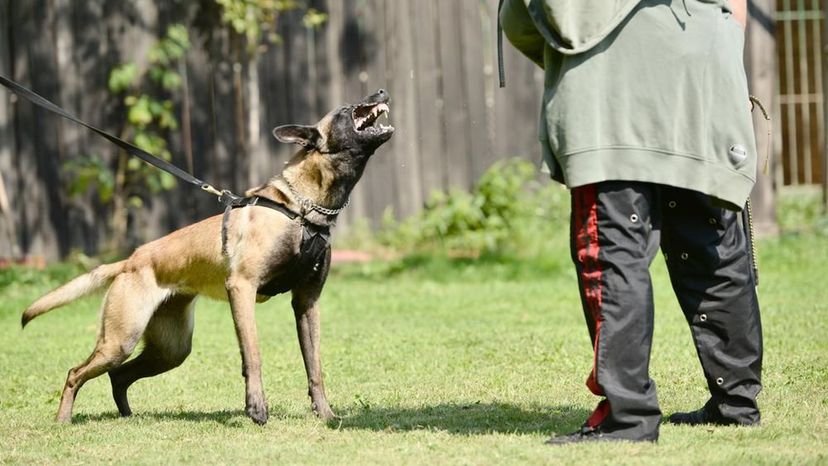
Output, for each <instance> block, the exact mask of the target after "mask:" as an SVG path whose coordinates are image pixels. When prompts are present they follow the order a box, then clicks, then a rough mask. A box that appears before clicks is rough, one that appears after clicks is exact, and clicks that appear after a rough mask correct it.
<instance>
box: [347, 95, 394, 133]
mask: <svg viewBox="0 0 828 466" xmlns="http://www.w3.org/2000/svg"><path fill="white" fill-rule="evenodd" d="M389 111H390V109H389V108H388V104H387V103H385V102H380V103H375V104H361V105H357V106H356V108H354V111H353V114H352V118H353V119H354V128H356V130H357V131H358V132H360V133H367V134H371V135H380V134H385V133H390V132H393V131H394V127H393V126H386V125H382V124H381V125H379V126H374V123H376V122H377V120H378V119H379V117H380V116H381V115H385V118H388V112H389Z"/></svg>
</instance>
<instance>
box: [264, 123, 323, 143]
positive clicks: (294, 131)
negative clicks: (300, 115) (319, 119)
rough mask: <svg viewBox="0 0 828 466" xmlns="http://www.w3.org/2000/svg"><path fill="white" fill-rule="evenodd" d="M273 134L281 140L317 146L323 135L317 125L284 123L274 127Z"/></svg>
mask: <svg viewBox="0 0 828 466" xmlns="http://www.w3.org/2000/svg"><path fill="white" fill-rule="evenodd" d="M273 136H274V137H275V138H276V139H277V140H278V141H279V142H285V143H288V144H299V145H300V146H304V147H316V144H317V143H318V142H319V139H320V138H321V136H322V135H321V134H319V130H317V129H316V127H315V126H304V125H284V126H277V127H275V128H273Z"/></svg>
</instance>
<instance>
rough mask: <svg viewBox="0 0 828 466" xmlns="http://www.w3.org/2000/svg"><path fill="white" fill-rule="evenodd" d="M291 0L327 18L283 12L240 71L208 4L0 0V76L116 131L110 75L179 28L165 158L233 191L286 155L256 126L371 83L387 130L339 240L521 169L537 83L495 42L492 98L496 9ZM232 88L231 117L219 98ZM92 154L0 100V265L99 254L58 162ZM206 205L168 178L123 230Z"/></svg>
mask: <svg viewBox="0 0 828 466" xmlns="http://www.w3.org/2000/svg"><path fill="white" fill-rule="evenodd" d="M308 3H309V4H310V6H312V7H315V8H317V9H318V10H320V11H323V12H326V13H328V15H329V17H328V21H327V22H326V23H325V24H324V25H323V26H322V27H321V28H319V29H318V30H309V29H307V28H305V27H304V26H303V25H302V23H301V14H299V13H288V14H284V15H282V16H281V18H280V19H279V21H278V25H277V31H278V33H279V34H280V35H281V37H282V43H281V44H280V45H271V46H269V47H268V49H267V51H266V52H265V53H264V54H263V55H261V56H260V58H259V59H258V63H257V65H256V66H243V65H242V66H240V65H239V64H237V63H234V61H233V58H232V57H233V56H234V55H233V54H232V47H233V44H232V41H231V37H230V34H229V33H228V31H227V30H226V29H225V28H224V27H222V26H221V25H220V24H207V25H206V26H205V25H204V24H203V23H204V21H205V18H206V17H209V15H210V13H214V11H211V10H210V9H211V8H215V6H214V1H213V0H200V1H193V2H154V1H149V0H137V1H131V2H121V1H114V0H112V1H103V0H89V1H80V0H31V1H26V2H17V1H13V0H0V38H2V39H0V73H2V74H5V75H7V76H12V77H13V79H15V80H17V81H18V82H21V83H22V84H24V85H27V86H30V87H31V88H33V89H34V90H36V91H37V92H39V93H42V94H43V95H44V96H45V97H46V98H48V99H50V100H52V101H54V102H56V103H58V104H59V105H62V106H64V107H65V108H67V109H68V110H69V111H70V112H72V113H74V114H76V115H78V116H80V117H81V118H82V119H84V120H86V121H89V122H91V123H92V124H94V125H96V126H99V127H101V128H103V129H106V130H109V131H115V132H117V131H118V129H119V128H118V123H117V122H119V121H122V119H123V116H122V113H121V114H119V113H118V112H123V108H122V107H121V105H120V104H119V102H117V99H115V98H113V97H112V96H110V95H109V94H108V92H107V77H108V73H109V71H110V70H111V69H112V68H113V67H114V66H116V65H118V64H120V63H124V62H130V61H137V62H139V63H140V62H141V61H142V60H144V57H145V55H146V51H147V50H148V48H149V47H150V46H151V45H152V43H154V42H155V41H156V40H157V38H158V37H159V36H160V35H162V34H163V32H164V30H165V29H166V26H167V25H168V24H171V23H179V22H180V23H183V24H186V25H187V26H188V28H190V33H191V39H192V42H193V48H192V49H191V51H190V52H189V53H188V55H187V60H186V68H185V69H183V70H182V71H184V72H185V73H186V82H185V87H184V89H185V92H184V93H182V94H183V95H179V96H177V97H176V105H177V111H178V112H181V111H183V110H185V109H186V110H187V111H188V113H189V115H188V118H189V120H190V121H191V127H192V130H191V135H190V138H189V139H188V140H186V141H182V135H180V134H176V135H175V136H174V137H173V138H172V140H171V141H170V142H171V146H172V149H173V153H174V160H173V162H174V163H176V164H177V165H179V166H182V167H186V168H189V169H192V170H193V172H194V174H195V175H196V176H197V177H199V178H202V179H204V180H206V181H208V182H211V183H213V184H215V185H216V186H221V187H225V188H229V189H233V190H236V191H237V192H238V191H242V190H244V189H246V188H247V187H250V186H252V185H255V184H258V183H262V182H264V181H265V180H267V178H269V177H270V176H271V175H272V174H273V173H275V172H276V171H278V170H279V168H280V167H281V166H282V164H283V162H284V161H285V160H286V159H287V158H288V156H289V153H290V150H291V148H289V147H284V146H281V145H279V144H277V143H276V142H275V141H274V140H273V139H272V137H271V136H270V130H271V128H272V127H274V126H276V125H279V124H285V123H311V122H314V121H316V119H317V118H319V117H320V116H321V115H323V114H324V113H326V112H327V111H328V110H329V109H331V108H333V107H334V106H336V105H338V104H340V103H343V102H346V101H351V102H352V101H355V100H358V99H360V98H361V97H362V96H364V95H366V94H368V93H370V92H372V91H375V90H376V89H379V88H385V89H388V90H389V92H390V93H391V95H392V99H393V101H392V111H391V123H392V124H394V125H395V126H396V127H397V129H398V131H397V133H396V135H395V136H394V138H393V139H392V141H391V143H390V144H388V145H386V146H384V147H383V148H382V149H381V150H380V151H379V153H378V154H377V155H376V157H375V158H374V159H373V160H372V161H371V163H370V164H369V166H368V169H367V170H366V173H365V177H364V179H363V181H362V182H361V183H360V184H359V185H358V187H357V189H356V191H355V192H354V193H353V196H352V201H351V206H350V207H349V208H348V209H347V212H346V214H344V216H343V218H342V219H341V220H340V227H339V229H340V230H342V229H347V228H348V226H349V225H352V224H353V223H354V222H355V221H356V220H357V219H369V220H370V221H371V222H374V223H376V222H378V221H379V219H380V218H381V217H382V215H383V213H384V212H385V211H386V209H393V212H394V214H395V215H396V216H397V217H402V216H406V215H409V214H411V213H414V212H415V211H417V210H418V209H419V208H420V207H421V206H422V204H423V202H424V200H425V199H427V197H428V196H429V194H430V192H431V191H432V190H435V189H445V188H448V187H452V186H458V187H468V186H470V184H471V183H472V182H473V181H474V180H476V179H477V178H478V177H479V176H480V174H481V173H482V172H483V171H484V170H486V169H487V168H488V167H489V166H490V165H491V164H492V163H493V162H494V161H496V160H498V159H501V158H506V157H514V156H520V157H525V158H531V159H533V160H535V159H537V157H538V153H539V150H538V146H537V143H536V140H537V137H536V126H537V115H538V111H539V105H540V101H539V99H540V92H541V87H542V86H541V83H542V76H541V74H540V73H539V71H538V70H536V69H535V68H534V65H531V64H530V63H529V62H528V61H527V60H524V59H522V58H520V57H518V56H516V53H515V52H513V51H512V50H511V49H509V48H508V47H507V50H506V63H507V69H508V73H507V80H508V86H507V88H506V89H498V88H497V83H496V56H495V50H494V43H495V31H496V22H495V18H496V7H497V1H496V0H485V1H481V0H462V1H458V0H394V1H386V0H351V1H340V0H319V1H310V2H308ZM205 29H206V30H205ZM239 78H241V79H242V82H243V83H244V87H243V89H244V94H243V106H237V105H236V104H237V101H238V96H239V94H238V93H237V92H234V89H233V80H234V79H239ZM239 109H241V110H242V113H239V112H238V110H239ZM240 116H241V117H242V118H244V119H247V120H249V121H248V122H247V123H248V124H247V125H241V127H242V128H244V130H243V131H241V132H240V131H239V130H238V128H239V125H235V124H234V122H235V121H236V120H238V118H239V117H240ZM92 153H95V154H100V155H102V156H104V157H106V158H108V159H110V160H112V159H113V158H114V150H113V147H112V146H111V145H109V144H108V143H107V142H105V141H102V140H101V139H99V138H97V137H96V136H94V135H92V134H91V133H89V132H88V131H86V130H85V129H83V128H79V127H77V126H75V125H73V124H71V123H68V122H66V121H62V120H61V119H59V118H57V117H55V116H54V115H51V114H48V113H46V112H44V111H41V110H40V109H36V108H33V107H32V106H31V105H30V104H29V103H28V102H23V101H19V100H15V99H14V98H13V97H11V96H10V95H9V94H8V93H6V92H5V91H2V92H0V173H2V178H3V182H4V185H5V190H6V191H7V193H8V197H9V202H10V204H11V206H12V208H11V216H10V217H7V218H5V219H3V220H0V257H3V256H9V255H10V254H15V255H43V256H46V257H47V258H49V259H54V258H58V257H64V256H65V255H66V254H68V253H69V252H70V251H71V250H74V249H80V250H82V251H85V252H87V253H95V252H97V251H98V250H99V248H100V246H101V245H102V244H103V243H104V241H105V239H106V236H107V232H106V231H105V227H104V225H105V224H106V222H105V218H106V216H107V215H108V211H107V210H106V209H104V208H102V207H101V205H100V203H99V202H97V200H96V199H95V197H94V195H92V194H91V193H90V194H89V195H87V196H83V197H81V198H69V197H68V196H67V194H66V181H67V180H66V179H65V178H66V176H65V174H64V173H62V169H61V167H62V165H63V163H65V162H66V161H67V160H69V159H71V158H73V157H77V156H78V155H81V154H92ZM190 153H191V154H192V156H191V158H190V156H189V155H188V154H190ZM218 210H219V209H218V206H217V204H216V203H215V201H214V199H212V198H211V197H210V196H207V195H204V194H202V193H200V192H198V191H197V190H195V189H193V188H192V187H190V186H183V185H182V186H179V187H178V188H176V189H175V190H174V191H173V192H171V193H170V194H168V195H164V196H159V197H158V198H157V199H154V200H153V201H152V202H151V204H150V206H149V209H148V210H147V213H146V214H143V215H142V217H140V218H135V219H132V221H131V223H130V236H131V237H134V240H135V241H136V242H139V241H142V240H145V239H147V238H153V237H157V236H159V235H160V234H163V233H164V232H167V231H170V230H172V229H174V228H177V227H179V226H181V225H184V224H187V223H189V222H191V221H193V220H195V219H198V218H202V217H204V216H207V215H210V214H215V213H217V212H218ZM12 228H13V231H11V229H12ZM10 231H11V234H10ZM7 238H8V240H7ZM15 249H16V251H15Z"/></svg>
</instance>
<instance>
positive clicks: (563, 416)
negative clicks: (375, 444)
mask: <svg viewBox="0 0 828 466" xmlns="http://www.w3.org/2000/svg"><path fill="white" fill-rule="evenodd" d="M340 414H341V415H342V420H341V423H340V421H335V422H332V423H330V424H329V425H330V426H331V427H338V428H339V429H365V430H375V431H389V432H394V431H403V432H405V431H413V430H439V431H446V432H449V433H452V434H462V435H472V434H491V433H510V434H536V433H542V434H550V433H552V432H557V433H564V432H572V431H575V430H577V429H578V427H580V426H581V424H582V423H583V422H584V420H585V419H586V418H587V417H588V416H589V414H590V413H589V411H587V410H585V409H583V408H580V407H575V406H569V405H564V406H550V407H538V408H530V409H526V408H524V407H519V406H515V405H512V404H508V403H472V404H456V403H447V404H439V405H435V406H424V407H417V408H375V407H359V408H357V410H355V411H354V412H350V413H349V412H343V413H340Z"/></svg>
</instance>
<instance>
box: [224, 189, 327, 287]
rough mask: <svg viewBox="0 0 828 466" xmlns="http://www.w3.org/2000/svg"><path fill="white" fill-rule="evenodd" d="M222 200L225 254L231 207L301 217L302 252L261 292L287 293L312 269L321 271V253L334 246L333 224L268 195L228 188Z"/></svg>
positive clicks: (294, 218)
mask: <svg viewBox="0 0 828 466" xmlns="http://www.w3.org/2000/svg"><path fill="white" fill-rule="evenodd" d="M219 201H220V202H222V203H223V204H224V205H225V206H226V207H225V208H224V215H223V216H222V219H221V252H222V254H223V255H224V256H225V257H227V256H228V254H227V228H228V224H229V222H230V211H231V210H233V209H235V208H239V207H247V206H261V207H267V208H269V209H273V210H276V211H278V212H280V213H282V214H283V215H284V216H286V217H287V218H289V219H290V220H296V219H297V218H301V219H302V242H301V244H300V245H299V254H298V255H297V256H295V257H293V258H292V259H291V261H290V263H288V264H287V266H286V267H285V270H286V271H287V272H286V273H283V274H282V275H279V276H276V277H273V278H272V279H271V280H270V281H269V282H267V283H265V284H264V285H262V286H261V287H260V288H259V290H257V292H258V293H259V294H261V295H266V296H275V295H277V294H280V293H284V292H286V291H288V290H290V289H291V288H293V286H294V285H296V284H297V283H298V282H299V280H302V279H303V278H306V277H307V275H308V274H309V273H312V272H316V271H318V269H319V265H320V263H321V259H322V255H323V254H325V253H326V252H327V250H328V248H330V246H331V229H330V227H328V226H322V225H317V224H315V223H311V222H308V221H307V220H306V219H305V218H304V217H302V216H301V215H300V214H298V213H297V212H294V211H293V210H291V209H289V208H287V207H286V206H285V205H283V204H280V203H278V202H276V201H273V200H271V199H268V198H265V197H259V196H250V197H240V196H236V195H235V194H233V193H231V192H229V191H224V192H222V196H221V197H220V198H219Z"/></svg>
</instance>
